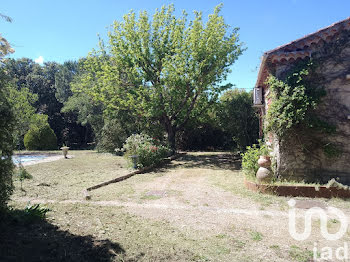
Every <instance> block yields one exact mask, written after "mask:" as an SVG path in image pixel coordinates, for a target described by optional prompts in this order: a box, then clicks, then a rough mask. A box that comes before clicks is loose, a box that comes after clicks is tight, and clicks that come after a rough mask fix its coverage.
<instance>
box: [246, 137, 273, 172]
mask: <svg viewBox="0 0 350 262" xmlns="http://www.w3.org/2000/svg"><path fill="white" fill-rule="evenodd" d="M265 155H269V149H268V147H267V146H266V145H265V144H264V143H263V142H262V141H261V140H259V144H255V145H253V146H248V147H247V151H246V152H245V153H243V154H242V170H243V173H244V174H245V175H246V176H247V177H248V178H252V179H255V175H256V172H257V171H258V169H259V165H258V160H259V157H260V156H265Z"/></svg>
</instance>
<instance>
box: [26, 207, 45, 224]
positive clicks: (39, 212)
mask: <svg viewBox="0 0 350 262" xmlns="http://www.w3.org/2000/svg"><path fill="white" fill-rule="evenodd" d="M49 211H51V210H50V209H49V208H46V207H43V206H41V205H40V204H35V205H27V206H26V208H25V209H24V219H25V220H26V221H28V222H34V221H36V220H44V219H45V218H46V213H47V212H49Z"/></svg>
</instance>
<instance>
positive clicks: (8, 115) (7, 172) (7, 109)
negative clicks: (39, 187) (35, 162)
mask: <svg viewBox="0 0 350 262" xmlns="http://www.w3.org/2000/svg"><path fill="white" fill-rule="evenodd" d="M9 82H10V81H7V79H6V77H5V75H4V72H3V70H0V119H1V120H0V211H3V209H5V208H6V203H7V201H8V199H9V196H10V194H11V192H12V189H13V185H12V173H13V163H12V159H11V156H12V150H13V132H14V120H15V116H14V114H13V111H12V109H11V104H10V102H9V100H8V98H7V97H8V92H7V86H8V83H9ZM0 213H1V212H0Z"/></svg>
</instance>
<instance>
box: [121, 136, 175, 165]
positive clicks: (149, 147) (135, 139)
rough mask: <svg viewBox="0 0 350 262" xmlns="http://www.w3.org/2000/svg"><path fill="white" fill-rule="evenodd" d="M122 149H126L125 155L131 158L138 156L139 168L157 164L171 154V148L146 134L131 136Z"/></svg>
mask: <svg viewBox="0 0 350 262" xmlns="http://www.w3.org/2000/svg"><path fill="white" fill-rule="evenodd" d="M121 150H122V151H125V156H126V157H128V159H129V160H131V159H130V157H131V156H137V159H136V161H137V167H138V168H142V167H146V166H150V165H154V164H157V163H159V162H160V161H161V160H162V159H163V158H164V157H166V156H168V154H169V149H168V148H167V147H166V146H164V145H162V144H160V143H159V142H158V141H157V140H156V139H154V138H151V137H150V136H148V135H146V134H133V135H131V136H129V137H128V138H127V139H126V141H125V143H124V145H123V148H122V149H121Z"/></svg>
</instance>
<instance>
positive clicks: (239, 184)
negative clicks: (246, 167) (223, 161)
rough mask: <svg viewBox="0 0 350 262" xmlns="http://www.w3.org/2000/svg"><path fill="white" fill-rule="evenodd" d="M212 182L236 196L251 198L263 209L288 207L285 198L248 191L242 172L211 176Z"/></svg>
mask: <svg viewBox="0 0 350 262" xmlns="http://www.w3.org/2000/svg"><path fill="white" fill-rule="evenodd" d="M210 182H211V183H212V184H213V185H214V186H217V187H220V188H222V189H224V190H226V191H228V192H232V193H233V194H235V195H239V196H242V197H244V198H249V199H251V200H253V201H254V202H256V203H260V204H262V206H263V208H264V207H268V206H271V205H274V204H276V205H280V206H283V207H284V206H288V205H287V200H286V198H284V197H279V196H274V195H268V194H262V193H258V192H254V191H251V190H248V189H247V188H246V187H245V186H244V174H243V173H242V172H240V171H235V172H232V171H231V172H223V173H221V174H220V176H219V175H215V176H211V177H210Z"/></svg>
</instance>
